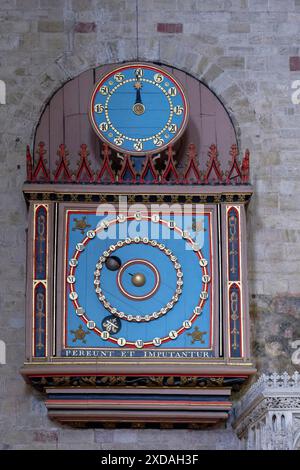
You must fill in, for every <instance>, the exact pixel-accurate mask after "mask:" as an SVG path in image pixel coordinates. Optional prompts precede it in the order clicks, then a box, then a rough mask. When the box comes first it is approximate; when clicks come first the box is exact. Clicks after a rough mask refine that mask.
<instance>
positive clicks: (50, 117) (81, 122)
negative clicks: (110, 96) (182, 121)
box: [33, 61, 238, 178]
mask: <svg viewBox="0 0 300 470" xmlns="http://www.w3.org/2000/svg"><path fill="white" fill-rule="evenodd" d="M143 62H144V63H146V61H143ZM148 63H149V62H148ZM118 65H119V64H116V63H111V64H106V65H101V66H97V67H95V68H90V69H88V70H86V71H84V72H82V73H80V74H79V75H77V76H76V77H74V78H73V79H71V80H68V81H66V82H65V83H64V84H63V85H62V86H60V87H59V89H58V90H57V91H56V92H55V93H54V94H53V95H52V97H51V98H50V100H48V101H47V103H46V105H45V107H44V110H43V112H42V114H41V118H40V121H39V123H38V125H37V128H36V132H35V136H34V145H33V155H34V156H36V155H37V153H38V145H39V143H40V142H43V143H44V144H45V147H44V149H45V152H46V154H45V155H46V157H45V158H46V159H47V163H48V165H49V168H50V173H51V174H52V173H54V172H55V171H56V164H57V159H58V156H57V152H58V148H59V146H60V145H61V144H62V143H63V144H65V146H66V152H67V155H68V156H69V157H68V158H69V161H70V169H71V170H72V168H73V169H74V168H75V167H76V163H77V161H78V153H79V150H80V146H81V145H82V144H85V145H87V149H88V153H89V161H90V162H91V167H92V168H93V170H96V169H97V168H98V165H99V162H100V160H101V152H102V146H101V142H100V140H99V139H98V138H96V136H95V133H94V132H93V130H92V128H91V125H90V123H89V119H88V107H89V99H90V95H91V93H92V90H93V88H94V86H95V83H96V82H97V81H98V80H99V78H100V77H101V76H102V75H103V74H106V73H108V72H110V71H111V70H112V69H113V68H115V67H116V66H118ZM159 65H160V66H162V67H163V68H164V69H165V70H166V71H167V72H169V73H171V74H172V75H174V76H175V78H177V79H178V80H179V81H180V82H181V83H182V84H183V86H184V87H185V89H186V92H187V97H188V101H189V103H190V119H189V125H188V127H187V129H186V132H185V133H184V136H183V138H182V139H181V142H180V145H179V146H178V147H177V151H178V159H179V165H180V164H183V161H184V159H185V158H186V154H187V152H188V148H189V144H191V143H192V144H194V145H195V146H196V151H197V155H198V158H199V162H200V169H201V171H202V172H205V171H206V162H207V159H208V153H209V149H210V147H211V145H212V144H215V145H217V148H218V160H219V162H220V165H221V168H222V170H223V171H226V169H227V167H228V161H229V160H230V159H231V157H230V151H231V148H232V145H236V144H237V143H238V141H237V135H236V130H235V127H234V124H233V122H232V120H231V117H230V115H229V113H228V111H227V110H226V108H225V107H224V105H223V103H222V102H221V100H220V99H219V98H218V96H217V95H216V94H215V93H214V92H213V91H211V90H210V88H209V87H208V86H207V85H205V84H203V82H202V81H200V80H198V79H197V78H195V77H193V76H192V75H191V74H190V73H188V72H184V71H181V70H180V69H178V68H175V67H171V66H166V65H165V64H161V63H160V64H159ZM211 177H212V178H213V177H214V173H213V174H212V175H211Z"/></svg>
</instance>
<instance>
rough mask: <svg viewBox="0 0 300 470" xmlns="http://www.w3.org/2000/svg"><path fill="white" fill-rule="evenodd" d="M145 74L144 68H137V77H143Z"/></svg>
mask: <svg viewBox="0 0 300 470" xmlns="http://www.w3.org/2000/svg"><path fill="white" fill-rule="evenodd" d="M143 75H144V71H143V69H140V68H138V69H136V70H135V76H136V78H142V76H143Z"/></svg>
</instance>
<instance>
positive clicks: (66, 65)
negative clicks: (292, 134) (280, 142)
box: [20, 41, 256, 148]
mask: <svg viewBox="0 0 300 470" xmlns="http://www.w3.org/2000/svg"><path fill="white" fill-rule="evenodd" d="M194 46H195V45H194ZM124 49H126V46H125V45H124V44H123V42H122V41H119V43H118V48H117V50H115V51H114V53H111V54H109V53H108V52H107V53H106V55H105V56H104V57H103V56H101V57H100V56H99V54H97V53H92V55H91V56H90V57H89V56H88V55H80V54H74V55H71V56H70V55H69V54H63V55H62V56H60V57H58V58H57V59H56V60H55V61H54V62H53V63H52V64H50V65H49V66H48V67H47V69H45V70H44V71H43V72H42V73H41V74H40V75H38V76H37V77H35V78H33V80H32V82H31V87H30V88H29V90H28V93H27V94H26V95H24V97H23V99H22V100H21V103H20V105H21V107H22V108H23V109H24V107H25V108H26V104H27V103H28V105H29V104H30V107H31V108H33V109H31V113H30V118H31V122H32V126H31V129H30V138H31V142H32V140H33V137H34V130H35V128H36V126H37V124H38V121H39V118H40V116H41V113H42V111H43V108H44V106H45V103H46V102H47V101H49V99H50V97H51V96H52V95H53V94H54V93H55V92H56V91H57V90H58V89H59V88H60V87H61V86H62V85H63V84H64V83H65V82H67V81H68V80H71V79H72V78H74V77H76V76H77V75H79V74H80V73H82V72H84V71H87V70H88V69H89V68H93V67H97V66H99V65H105V64H109V63H122V62H130V61H133V60H137V58H136V56H132V55H130V54H127V51H126V52H124ZM129 50H130V48H129ZM131 50H134V51H135V48H132V49H131ZM191 50H193V48H192V45H191V49H187V47H183V46H182V44H181V43H180V42H176V43H175V44H174V42H173V45H172V48H170V47H169V48H168V47H164V49H163V50H161V49H160V51H159V52H158V53H156V54H155V53H149V52H148V53H147V52H145V53H143V52H142V53H141V54H140V56H139V58H138V60H140V61H146V62H154V63H158V64H164V65H167V66H171V67H175V68H178V69H179V70H182V71H185V72H187V73H189V74H190V75H191V76H193V77H194V78H196V79H198V80H200V81H201V82H203V83H204V84H205V85H206V86H207V87H208V88H209V89H210V90H211V91H212V92H213V93H215V95H216V96H217V97H218V99H219V100H220V101H221V102H222V104H223V105H224V107H225V108H226V110H227V111H228V113H229V116H230V118H231V120H232V122H233V123H234V127H235V129H236V133H237V138H238V143H239V146H240V148H244V147H246V146H249V147H252V145H251V143H252V136H251V135H250V134H249V133H248V131H247V133H246V132H243V130H244V128H246V127H247V125H248V124H249V123H250V122H251V123H253V121H255V120H256V117H255V111H254V108H253V106H252V105H251V103H250V102H249V99H248V97H247V95H246V93H245V92H244V91H243V90H242V89H241V87H240V86H239V84H238V83H237V82H236V81H235V80H234V79H233V77H231V76H230V74H229V73H228V72H227V71H225V70H224V69H222V68H221V67H220V66H219V65H218V64H217V63H216V61H215V60H214V58H212V57H209V56H206V55H203V54H202V53H200V52H197V51H194V52H192V53H191ZM31 96H35V97H36V100H35V104H34V105H33V104H32V100H31Z"/></svg>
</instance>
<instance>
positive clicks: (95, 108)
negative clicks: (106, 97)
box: [94, 103, 104, 114]
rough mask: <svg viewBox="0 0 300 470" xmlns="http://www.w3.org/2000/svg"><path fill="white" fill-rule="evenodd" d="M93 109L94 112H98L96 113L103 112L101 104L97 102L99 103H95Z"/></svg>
mask: <svg viewBox="0 0 300 470" xmlns="http://www.w3.org/2000/svg"><path fill="white" fill-rule="evenodd" d="M94 111H95V113H98V114H100V113H103V111H104V106H103V104H99V103H98V104H95V106H94Z"/></svg>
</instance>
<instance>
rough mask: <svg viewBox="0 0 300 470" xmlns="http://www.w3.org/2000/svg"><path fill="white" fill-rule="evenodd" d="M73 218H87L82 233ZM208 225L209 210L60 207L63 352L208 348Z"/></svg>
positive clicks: (211, 346) (210, 343) (209, 351)
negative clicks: (63, 221) (63, 224)
mask: <svg viewBox="0 0 300 470" xmlns="http://www.w3.org/2000/svg"><path fill="white" fill-rule="evenodd" d="M194 217H196V219H195V220H197V221H198V222H195V221H194ZM80 218H81V219H80ZM78 220H84V223H85V224H87V227H88V228H87V229H86V230H87V231H84V234H82V233H81V232H80V231H79V230H77V228H76V227H77V225H78ZM193 221H194V222H195V223H194V222H193ZM136 223H138V226H139V230H138V233H139V234H138V233H137V232H135V235H134V227H136ZM196 223H197V224H198V225H197V229H196V227H195V226H194V225H195V224H196ZM199 225H201V227H200V228H199ZM198 228H199V230H198ZM195 230H196V231H195ZM211 230H212V214H211V212H210V211H209V210H207V211H205V212H203V213H201V214H200V213H199V214H197V215H193V214H181V213H179V212H178V213H177V212H176V214H174V215H171V214H167V213H165V214H161V215H159V214H152V215H150V214H140V213H139V212H137V213H134V214H128V213H119V214H118V215H116V213H114V212H111V213H109V214H108V215H105V214H104V213H103V214H102V213H100V212H99V213H97V214H96V212H94V211H82V212H80V211H76V210H75V211H72V210H70V211H68V218H67V240H68V249H67V252H66V259H65V263H66V268H65V275H66V278H65V279H66V297H65V306H66V310H65V322H66V323H65V337H64V344H65V350H66V354H73V353H72V350H73V348H75V349H77V348H88V349H94V348H95V349H97V350H99V351H104V352H103V354H106V352H105V351H109V354H110V355H111V357H112V356H113V355H115V356H118V355H122V354H123V353H122V351H124V350H130V351H131V353H130V354H131V356H132V357H133V356H135V355H136V356H137V357H138V356H139V351H141V350H146V349H148V350H163V351H168V350H174V349H175V350H184V349H188V350H190V351H191V354H194V352H193V351H195V350H202V351H204V352H205V354H208V355H212V354H213V349H214V344H213V327H212V312H213V303H214V295H213V289H214V287H213V282H212V279H213V278H214V271H213V262H212V260H213V253H212V245H211V240H212V238H211V237H212V235H211ZM109 261H111V262H109ZM77 333H78V334H77ZM78 335H79V336H80V338H81V339H78ZM83 335H84V336H83ZM121 350H122V351H121ZM99 354H100V353H99ZM124 354H125V353H124ZM207 357H208V356H207Z"/></svg>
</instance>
